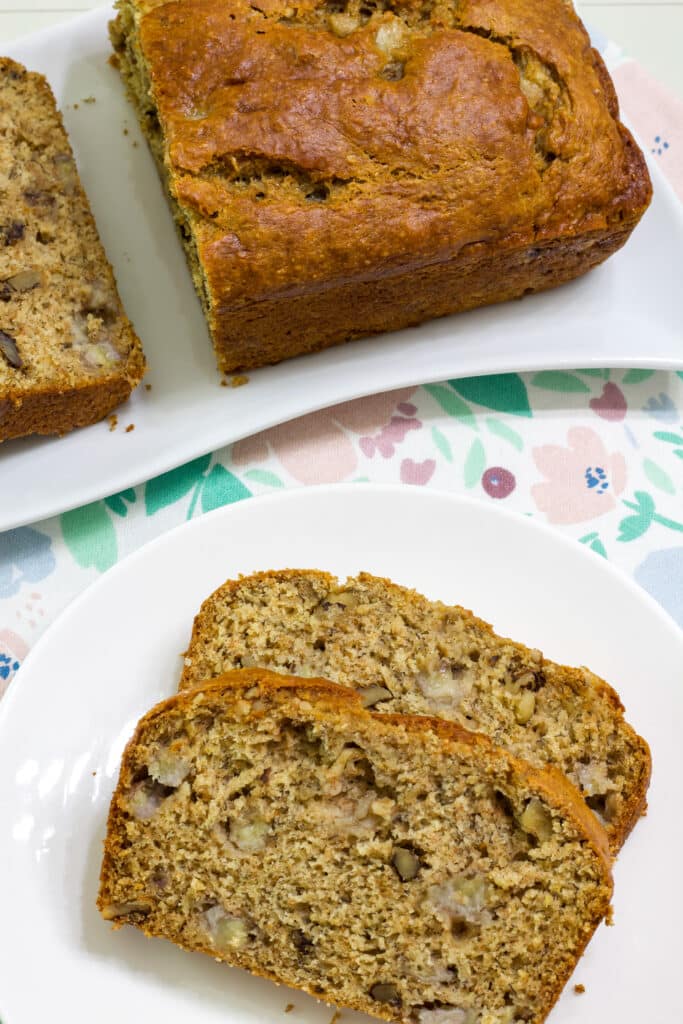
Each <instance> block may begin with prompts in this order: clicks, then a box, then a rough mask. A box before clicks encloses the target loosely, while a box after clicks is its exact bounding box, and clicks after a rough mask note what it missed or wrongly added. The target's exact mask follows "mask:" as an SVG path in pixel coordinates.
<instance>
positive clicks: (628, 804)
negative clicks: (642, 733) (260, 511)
mask: <svg viewBox="0 0 683 1024" xmlns="http://www.w3.org/2000/svg"><path fill="white" fill-rule="evenodd" d="M251 665H260V666H265V667H268V668H271V669H274V670H275V671H279V672H286V673H294V674H296V675H299V676H307V675H313V676H324V677H326V678H327V679H331V680H333V681H334V682H337V683H342V684H343V685H345V686H353V687H355V686H361V687H362V691H363V697H364V701H365V703H366V705H368V706H373V707H375V708H377V709H378V710H381V711H392V712H408V713H412V714H419V715H436V716H439V717H441V718H446V719H450V720H452V721H455V722H458V723H459V724H460V725H461V726H463V727H464V728H466V729H472V730H474V731H476V732H483V733H486V734H487V735H489V736H490V737H491V738H492V739H493V741H494V742H495V743H496V744H498V745H499V746H503V747H507V748H509V749H510V750H511V751H512V752H513V753H514V754H516V755H517V756H518V757H522V758H524V759H525V760H527V761H530V762H531V763H532V764H535V765H537V766H543V765H545V764H548V763H550V764H554V765H556V766H557V767H558V768H560V769H561V770H562V771H563V772H564V774H565V775H567V776H568V777H569V778H570V779H571V781H572V782H573V783H574V784H575V785H576V786H577V787H578V788H579V789H580V790H581V792H582V793H583V795H584V797H585V799H586V801H587V803H588V805H589V806H590V807H591V808H592V809H593V811H594V812H595V813H596V814H597V815H598V817H599V819H600V821H601V822H602V823H603V825H604V826H605V828H606V829H607V832H608V834H609V838H610V843H611V846H612V849H613V851H614V852H615V853H616V852H617V851H618V849H619V847H620V846H621V844H622V843H623V842H624V840H625V839H626V836H627V835H628V833H629V831H630V830H631V828H632V827H633V825H634V824H635V822H636V821H637V819H638V817H639V816H640V814H641V813H642V811H643V809H644V807H645V794H646V791H647V786H648V782H649V778H650V754H649V750H648V746H647V744H646V743H645V741H644V740H642V739H641V738H640V737H639V736H638V735H636V733H635V732H634V731H633V729H632V728H631V727H630V726H629V725H628V724H627V722H625V721H624V716H623V707H622V705H621V703H620V701H619V698H618V696H617V695H616V693H615V692H614V690H612V689H611V688H610V687H609V686H608V685H607V684H606V683H604V682H603V681H602V680H601V679H598V678H597V677H596V676H594V675H593V673H592V672H589V671H588V670H587V669H584V668H581V669H575V668H566V667H564V666H562V665H556V664H554V663H553V662H551V661H547V660H546V659H544V658H543V655H542V654H541V652H540V651H538V650H529V649H528V648H527V647H523V646H522V645H521V644H518V643H514V642H513V641H511V640H505V639H502V638H501V637H498V636H496V634H495V633H494V632H493V631H492V629H491V627H490V626H489V625H487V623H485V622H482V621H481V620H480V619H477V618H475V617H474V616H473V615H472V614H471V612H468V611H465V609H463V608H457V607H455V608H449V607H446V606H445V605H443V604H441V603H440V602H438V601H436V602H431V601H428V600H427V599H426V598H424V597H422V595H420V594H417V593H415V591H413V590H407V589H405V588H403V587H399V586H396V585H395V584H393V583H391V582H390V581H389V580H384V579H378V578H376V577H373V576H370V575H368V574H367V573H363V574H361V575H360V576H359V577H357V578H356V579H349V580H347V581H346V583H343V584H342V583H339V582H338V581H337V580H336V579H335V578H334V577H333V576H330V575H329V574H327V573H321V572H314V571H296V570H293V571H284V572H267V573H257V574H255V575H254V576H247V577H243V578H242V579H240V580H236V581H235V580H230V581H228V582H227V583H226V584H225V585H224V586H222V587H220V588H219V589H218V590H217V591H216V592H215V593H214V594H212V595H211V596H210V597H209V598H208V599H207V600H206V601H205V602H204V604H203V605H202V608H201V610H200V612H199V614H198V615H197V617H196V619H195V622H194V627H193V630H192V639H191V641H190V645H189V648H188V650H187V652H186V657H185V667H184V671H183V676H182V681H181V687H187V686H192V685H194V684H196V683H199V682H202V681H203V680H204V679H208V678H210V677H211V676H218V675H220V674H221V673H223V672H225V671H226V670H228V669H233V668H239V667H242V666H243V667H248V666H251Z"/></svg>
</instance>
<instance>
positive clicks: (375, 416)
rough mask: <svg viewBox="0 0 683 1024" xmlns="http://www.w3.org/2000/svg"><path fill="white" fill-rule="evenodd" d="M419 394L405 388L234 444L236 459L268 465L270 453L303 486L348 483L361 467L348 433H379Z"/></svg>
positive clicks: (295, 421) (322, 412)
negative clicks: (404, 405) (266, 463)
mask: <svg viewBox="0 0 683 1024" xmlns="http://www.w3.org/2000/svg"><path fill="white" fill-rule="evenodd" d="M415 390H416V388H401V389H400V390H399V391H389V392H386V393H385V394H382V395H371V396H370V397H368V398H358V399H355V400H354V401H352V402H343V403H342V404H341V405H336V406H332V408H330V409H322V410H321V411H320V412H314V413H311V414H310V415H308V416H302V417H300V418H299V419H296V420H291V421H290V422H289V423H283V424H282V426H279V427H272V428H271V429H270V430H264V431H262V432H261V433H260V434H256V435H254V437H249V438H246V439H245V440H244V441H238V442H237V443H236V444H234V445H233V448H232V461H233V463H234V465H236V466H244V465H245V464H247V463H251V462H264V461H265V460H266V459H267V458H268V454H269V451H270V450H271V449H272V451H273V454H274V455H275V457H276V458H277V459H278V460H279V461H280V463H281V464H282V466H283V467H284V469H286V470H287V472H288V473H289V474H290V475H291V476H293V477H294V479H295V480H298V481H299V482H300V483H302V484H322V483H337V482H338V481H340V480H345V479H347V478H348V477H349V476H350V475H351V474H352V473H353V472H355V470H356V469H357V466H358V455H357V453H356V448H355V446H354V444H353V441H352V439H351V438H349V436H348V434H347V431H348V432H350V433H354V434H365V433H367V432H369V431H375V430H378V429H380V428H381V427H382V426H383V425H384V424H386V422H387V420H388V419H389V418H390V417H391V415H392V413H393V411H394V409H396V407H397V406H400V405H401V403H405V402H407V400H408V399H409V398H410V397H411V395H412V394H413V393H414V392H415ZM411 408H412V407H411Z"/></svg>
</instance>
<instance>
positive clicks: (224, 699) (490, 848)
mask: <svg viewBox="0 0 683 1024" xmlns="http://www.w3.org/2000/svg"><path fill="white" fill-rule="evenodd" d="M169 751H172V752H173V755H172V760H171V762H170V763H166V760H165V759H168V758H169V756H170V755H169V753H168V752H169ZM160 752H161V753H160ZM160 761H161V762H163V765H162V770H161V771H160V770H159V768H160ZM177 765H182V771H176V770H175V769H176V766H177ZM160 778H163V780H164V783H163V784H162V782H161V781H159V779H160ZM541 832H542V833H543V836H544V838H543V840H542V841H541V840H539V838H538V835H539V833H541ZM611 891H612V886H611V878H610V866H609V856H608V852H607V843H606V838H605V834H604V831H603V830H602V828H601V827H600V825H599V824H598V822H597V821H596V819H595V816H594V815H593V814H592V812H591V811H590V810H589V809H588V808H587V807H586V806H585V804H584V802H583V801H582V800H581V798H580V797H579V795H578V793H577V792H576V790H575V789H574V788H573V787H571V786H570V785H569V784H568V783H566V782H564V781H563V780H562V779H561V778H560V777H559V776H556V775H554V774H553V775H551V774H548V773H546V772H544V771H539V770H536V769H534V768H531V767H530V766H529V765H528V764H527V763H526V762H522V761H520V760H518V759H516V758H515V757H513V756H512V755H510V754H508V753H506V752H504V751H502V750H500V749H498V748H496V747H494V746H493V745H492V743H491V742H490V741H489V740H487V739H486V738H484V737H482V736H478V735H476V734H473V733H469V732H466V731H465V730H463V729H461V728H460V727H458V726H457V725H454V724H453V723H448V722H443V721H438V720H436V719H429V718H425V717H422V718H420V717H416V716H402V715H385V714H382V713H379V712H375V711H370V710H368V709H366V708H364V707H363V704H362V698H361V696H360V695H359V694H358V693H356V692H354V690H351V689H350V688H347V687H341V686H337V685H335V684H332V683H328V682H325V681H323V680H321V679H306V680H304V679H295V678H292V677H286V676H282V675H277V674H275V673H272V672H269V671H268V670H267V669H260V668H251V669H243V670H240V671H235V672H231V673H228V674H226V675H225V676H223V677H221V678H220V679H218V680H216V681H214V682H212V683H206V684H204V685H202V686H200V687H198V688H197V689H194V690H187V691H184V692H182V693H180V694H178V695H177V696H175V697H173V698H171V699H170V700H167V701H165V702H164V703H162V704H159V705H158V706H157V707H156V708H154V709H152V711H150V712H149V714H147V715H146V716H145V717H144V718H143V719H142V721H141V722H140V723H139V725H138V727H137V730H136V732H135V735H134V737H133V739H132V740H131V741H130V743H129V745H128V747H127V748H126V751H125V753H124V756H123V763H122V765H121V773H120V777H119V781H118V785H117V788H116V792H115V794H114V797H113V799H112V804H111V809H110V814H109V822H108V828H107V838H106V841H105V853H104V860H103V864H102V873H101V882H100V894H99V900H98V905H99V908H100V910H101V912H102V914H103V916H104V917H105V919H106V920H108V921H111V922H112V923H113V925H114V927H119V926H120V925H122V924H124V923H126V924H131V925H135V926H136V927H138V928H140V929H142V931H144V932H145V934H147V935H149V936H159V937H163V938H166V939H170V940H171V941H172V942H175V943H177V944H178V945H179V946H182V947H184V948H185V949H188V950H194V951H197V952H203V953H206V954H208V955H210V956H212V957H214V958H216V959H219V960H222V961H224V962H225V963H229V964H234V965H237V966H240V967H243V968H246V969H247V970H250V971H253V972H254V973H257V974H261V975H264V976H265V977H268V978H271V979H272V980H274V981H277V982H280V983H282V984H286V985H290V986H294V987H298V988H300V989H303V990H305V991H307V992H310V993H312V994H313V995H315V996H316V997H317V998H322V999H324V1000H326V1001H328V1002H333V1003H335V1004H337V1005H339V1006H345V1007H351V1008H354V1009H357V1010H360V1011H364V1012H367V1013H370V1014H373V1015H374V1016H379V1017H383V1018H384V1019H386V1020H391V1021H397V1022H398V1021H405V1022H411V1024H481V1022H484V1021H486V1022H495V1024H512V1022H513V1021H525V1022H528V1024H541V1022H542V1021H543V1020H544V1019H545V1016H546V1014H547V1013H548V1011H549V1009H550V1007H551V1006H552V1004H553V1003H554V1001H555V1000H556V998H557V997H558V995H559V993H560V990H561V988H562V986H563V985H564V983H565V981H566V980H567V978H568V977H569V975H570V974H571V972H572V970H573V968H574V965H575V963H576V960H577V958H578V957H579V956H580V954H581V952H582V951H583V949H584V947H585V945H586V943H587V942H588V940H589V939H590V937H591V935H592V933H593V930H594V929H595V927H596V926H597V924H598V922H599V921H600V920H601V918H602V917H603V915H604V914H605V912H606V910H607V908H608V905H609V900H610V896H611ZM388 937H390V941H389V940H388Z"/></svg>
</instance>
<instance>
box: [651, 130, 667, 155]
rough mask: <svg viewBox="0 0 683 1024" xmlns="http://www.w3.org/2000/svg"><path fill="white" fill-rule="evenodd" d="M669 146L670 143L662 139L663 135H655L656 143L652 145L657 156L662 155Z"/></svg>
mask: <svg viewBox="0 0 683 1024" xmlns="http://www.w3.org/2000/svg"><path fill="white" fill-rule="evenodd" d="M668 148H669V143H668V142H665V141H664V140H663V139H662V136H661V135H655V144H654V146H653V147H652V152H653V153H656V154H657V156H661V155H662V153H664V152H666V150H667V149H668Z"/></svg>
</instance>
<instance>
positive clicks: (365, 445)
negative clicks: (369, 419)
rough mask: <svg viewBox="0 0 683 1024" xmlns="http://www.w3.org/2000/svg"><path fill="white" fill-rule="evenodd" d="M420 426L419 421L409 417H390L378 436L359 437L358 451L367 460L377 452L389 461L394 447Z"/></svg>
mask: <svg viewBox="0 0 683 1024" xmlns="http://www.w3.org/2000/svg"><path fill="white" fill-rule="evenodd" d="M421 426H422V424H421V422H420V421H419V420H416V419H414V418H413V417H410V419H406V418H404V417H403V416H392V417H391V419H390V420H389V422H388V423H387V425H386V426H385V427H382V430H381V431H380V432H379V434H376V435H375V436H374V437H361V439H360V442H359V444H360V449H361V451H362V452H363V454H364V455H367V457H368V458H369V459H371V458H372V456H373V455H374V454H375V452H379V454H380V455H381V456H382V458H384V459H390V458H391V456H392V455H393V454H394V451H395V448H396V445H398V444H401V443H402V442H403V441H404V440H405V437H406V434H407V433H408V432H409V431H410V430H419V429H420V427H421Z"/></svg>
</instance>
